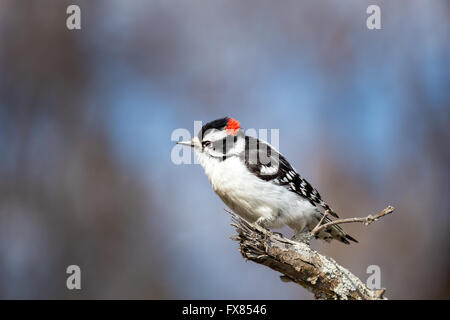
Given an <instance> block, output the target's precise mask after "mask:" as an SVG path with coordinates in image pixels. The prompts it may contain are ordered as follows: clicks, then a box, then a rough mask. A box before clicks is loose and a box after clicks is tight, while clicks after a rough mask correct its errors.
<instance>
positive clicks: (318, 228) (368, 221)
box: [311, 206, 394, 236]
mask: <svg viewBox="0 0 450 320" xmlns="http://www.w3.org/2000/svg"><path fill="white" fill-rule="evenodd" d="M393 211H394V207H393V206H388V207H387V208H385V209H383V210H382V211H380V213H378V214H377V215H375V216H372V215H371V214H369V215H368V216H367V217H364V218H347V219H336V220H333V221H331V222H328V223H325V224H322V222H323V220H324V219H325V217H326V216H327V215H328V210H327V211H325V213H324V215H323V216H322V219H320V221H319V223H318V224H317V226H316V227H315V228H314V229H313V230H312V231H311V234H312V235H313V236H315V235H316V234H318V233H319V232H320V231H322V230H323V229H326V228H328V227H329V226H332V225H334V224H342V223H353V222H361V223H364V224H365V225H366V226H368V225H369V224H371V223H372V222H374V221H377V220H378V219H380V218H381V217H384V216H385V215H387V214H390V213H392V212H393Z"/></svg>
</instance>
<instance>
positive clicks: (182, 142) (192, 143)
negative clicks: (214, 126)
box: [177, 140, 194, 147]
mask: <svg viewBox="0 0 450 320" xmlns="http://www.w3.org/2000/svg"><path fill="white" fill-rule="evenodd" d="M177 144H182V145H184V146H189V147H193V146H194V141H193V140H189V141H178V142H177Z"/></svg>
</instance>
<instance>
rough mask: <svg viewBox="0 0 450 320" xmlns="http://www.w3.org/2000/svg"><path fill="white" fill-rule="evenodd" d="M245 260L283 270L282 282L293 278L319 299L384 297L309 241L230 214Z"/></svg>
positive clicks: (379, 298) (372, 298) (382, 298)
mask: <svg viewBox="0 0 450 320" xmlns="http://www.w3.org/2000/svg"><path fill="white" fill-rule="evenodd" d="M230 214H231V215H232V218H233V220H234V223H232V225H233V226H234V227H236V231H237V233H238V235H237V236H233V237H232V239H233V240H236V241H238V242H239V245H240V247H239V249H240V252H241V253H242V256H243V257H244V258H245V259H248V260H251V261H254V262H256V263H259V264H262V265H265V266H267V267H269V268H271V269H273V270H276V271H278V272H281V273H282V274H283V275H282V276H281V279H282V280H283V281H293V282H296V283H298V284H300V285H301V286H303V287H304V288H306V289H307V290H309V291H311V292H312V293H313V294H314V296H315V298H316V299H339V300H384V299H386V298H385V297H384V296H383V295H384V292H385V290H386V289H384V288H383V289H381V290H371V289H369V288H368V287H367V286H366V285H365V284H364V283H363V282H362V281H361V280H360V279H359V278H358V277H356V276H355V275H353V274H352V273H351V272H350V271H348V270H347V269H346V268H344V267H342V266H340V265H339V264H337V263H336V261H334V260H333V259H332V258H329V257H326V256H324V255H322V254H320V253H318V252H317V251H315V250H312V249H311V248H310V247H309V245H308V244H307V243H301V242H296V241H292V240H289V239H286V238H284V237H282V236H280V235H279V234H276V233H273V232H271V231H269V230H266V229H264V228H262V227H260V226H258V225H256V224H252V223H249V222H247V221H245V220H243V219H241V218H240V217H239V216H237V215H236V214H234V213H231V212H230Z"/></svg>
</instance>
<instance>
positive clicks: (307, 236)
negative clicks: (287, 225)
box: [291, 232, 313, 246]
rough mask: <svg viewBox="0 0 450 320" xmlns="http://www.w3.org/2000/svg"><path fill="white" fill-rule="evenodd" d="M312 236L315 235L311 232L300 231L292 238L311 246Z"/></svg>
mask: <svg viewBox="0 0 450 320" xmlns="http://www.w3.org/2000/svg"><path fill="white" fill-rule="evenodd" d="M312 237H313V236H312V235H311V233H310V232H299V233H296V234H295V235H294V236H293V237H292V238H291V240H293V241H296V242H301V243H304V244H307V245H308V246H309V245H310V243H311V238H312Z"/></svg>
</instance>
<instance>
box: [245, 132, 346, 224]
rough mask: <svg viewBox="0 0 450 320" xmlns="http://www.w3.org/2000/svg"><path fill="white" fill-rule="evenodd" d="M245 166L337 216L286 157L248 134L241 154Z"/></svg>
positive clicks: (259, 176) (261, 177) (264, 178)
mask: <svg viewBox="0 0 450 320" xmlns="http://www.w3.org/2000/svg"><path fill="white" fill-rule="evenodd" d="M242 156H243V157H244V160H245V164H246V166H247V168H248V169H249V170H250V171H251V172H252V173H253V174H255V175H256V176H257V177H258V178H260V179H262V180H265V181H268V182H272V183H275V184H278V185H281V186H285V187H286V188H287V189H288V190H289V191H292V192H295V193H296V194H298V195H299V196H301V197H303V198H305V199H307V200H308V201H309V202H310V203H311V204H312V205H313V206H314V207H316V206H317V205H319V206H320V207H322V208H323V209H324V210H328V211H329V213H330V214H331V215H332V216H334V217H338V215H337V214H336V213H335V212H334V211H333V210H332V209H331V208H330V206H329V205H328V204H327V203H325V202H324V201H323V200H322V198H321V196H320V194H319V192H318V191H317V190H316V189H314V188H313V187H312V186H311V184H310V183H309V182H308V181H306V180H305V179H304V178H302V177H301V176H300V175H299V174H298V173H297V172H296V171H295V170H294V168H292V166H291V165H290V164H289V162H288V161H287V160H286V158H284V157H283V155H281V154H280V153H279V152H278V151H277V150H275V149H274V148H273V147H271V146H270V145H269V144H267V143H265V142H263V141H260V140H259V139H256V138H252V137H249V136H246V137H245V152H244V154H243V155H242Z"/></svg>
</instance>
